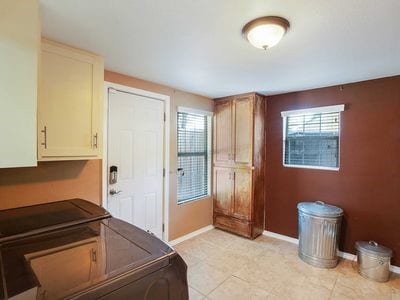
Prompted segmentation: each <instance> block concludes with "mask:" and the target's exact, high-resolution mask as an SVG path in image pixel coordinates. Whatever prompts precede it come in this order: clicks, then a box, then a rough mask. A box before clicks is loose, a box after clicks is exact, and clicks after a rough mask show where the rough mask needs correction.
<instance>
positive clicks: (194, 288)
mask: <svg viewBox="0 0 400 300" xmlns="http://www.w3.org/2000/svg"><path fill="white" fill-rule="evenodd" d="M188 286H189V287H190V288H191V289H192V290H195V291H196V292H198V293H199V294H200V295H202V296H203V298H205V297H207V295H204V294H203V293H202V292H200V291H198V290H197V289H195V288H194V287H192V286H191V285H190V284H188Z"/></svg>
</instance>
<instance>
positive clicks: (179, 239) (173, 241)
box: [168, 225, 214, 246]
mask: <svg viewBox="0 0 400 300" xmlns="http://www.w3.org/2000/svg"><path fill="white" fill-rule="evenodd" d="M211 229H214V226H213V225H208V226H205V227H202V228H200V229H197V230H195V231H192V232H190V233H188V234H185V235H184V236H181V237H179V238H177V239H175V240H172V241H169V242H168V244H170V245H171V246H175V245H176V244H179V243H182V242H183V241H186V240H188V239H190V238H192V237H195V236H196V235H199V234H202V233H204V232H206V231H209V230H211Z"/></svg>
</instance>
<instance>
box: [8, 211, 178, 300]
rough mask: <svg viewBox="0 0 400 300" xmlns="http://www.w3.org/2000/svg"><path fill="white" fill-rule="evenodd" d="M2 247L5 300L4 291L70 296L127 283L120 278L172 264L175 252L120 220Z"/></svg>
mask: <svg viewBox="0 0 400 300" xmlns="http://www.w3.org/2000/svg"><path fill="white" fill-rule="evenodd" d="M89 250H90V251H89ZM0 251H1V256H2V259H3V260H2V263H1V264H2V268H1V269H2V271H3V272H4V273H3V274H2V277H3V282H4V284H5V286H3V287H2V290H1V291H0V299H3V298H2V297H1V293H3V294H4V291H6V292H7V295H8V297H12V296H15V295H19V294H21V293H24V292H26V291H28V290H30V289H34V288H40V289H41V291H39V292H43V291H46V293H48V297H49V299H64V298H69V297H70V296H71V297H72V298H74V297H75V296H73V295H77V294H80V293H86V292H85V291H87V290H91V289H94V288H99V287H101V286H104V285H108V284H110V283H111V282H112V283H113V285H114V287H115V286H119V285H121V286H122V285H124V284H126V282H125V283H124V280H116V278H120V277H121V278H122V277H126V276H129V277H130V278H131V279H129V280H133V279H132V278H142V277H144V276H146V275H147V274H150V273H152V272H155V271H156V270H159V269H161V268H163V267H166V266H167V265H168V264H169V257H170V255H174V253H175V252H174V250H173V249H171V248H170V247H169V246H168V245H167V244H165V243H164V242H162V241H161V240H159V239H158V238H156V237H155V236H152V235H151V234H148V233H147V232H145V231H143V230H141V229H139V228H137V227H135V226H133V225H131V224H128V223H126V222H124V221H121V220H118V219H114V218H107V219H104V220H97V221H93V222H89V223H83V224H78V225H75V226H70V227H67V228H63V229H60V230H54V231H51V232H45V233H42V234H39V235H35V236H28V237H24V238H21V239H16V240H13V241H8V242H4V243H1V247H0ZM66 262H68V266H67V265H66ZM46 270H47V271H48V270H50V271H51V274H49V273H48V272H47V271H46ZM43 271H46V272H43ZM85 274H90V276H89V275H85ZM88 276H89V277H90V280H88ZM59 282H63V284H62V285H61V286H58V283H59ZM3 289H4V290H3ZM77 298H79V297H77Z"/></svg>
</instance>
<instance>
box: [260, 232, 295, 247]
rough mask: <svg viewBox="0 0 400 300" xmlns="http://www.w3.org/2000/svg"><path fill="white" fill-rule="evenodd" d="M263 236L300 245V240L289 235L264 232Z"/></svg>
mask: <svg viewBox="0 0 400 300" xmlns="http://www.w3.org/2000/svg"><path fill="white" fill-rule="evenodd" d="M263 235H265V236H269V237H272V238H276V239H278V240H283V241H286V242H289V243H292V244H296V245H298V244H299V240H298V239H295V238H292V237H290V236H287V235H283V234H279V233H275V232H272V231H267V230H264V232H263Z"/></svg>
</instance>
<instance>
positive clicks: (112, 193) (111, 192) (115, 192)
mask: <svg viewBox="0 0 400 300" xmlns="http://www.w3.org/2000/svg"><path fill="white" fill-rule="evenodd" d="M119 193H122V191H116V190H115V189H111V190H110V195H111V196H114V195H117V194H119Z"/></svg>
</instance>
